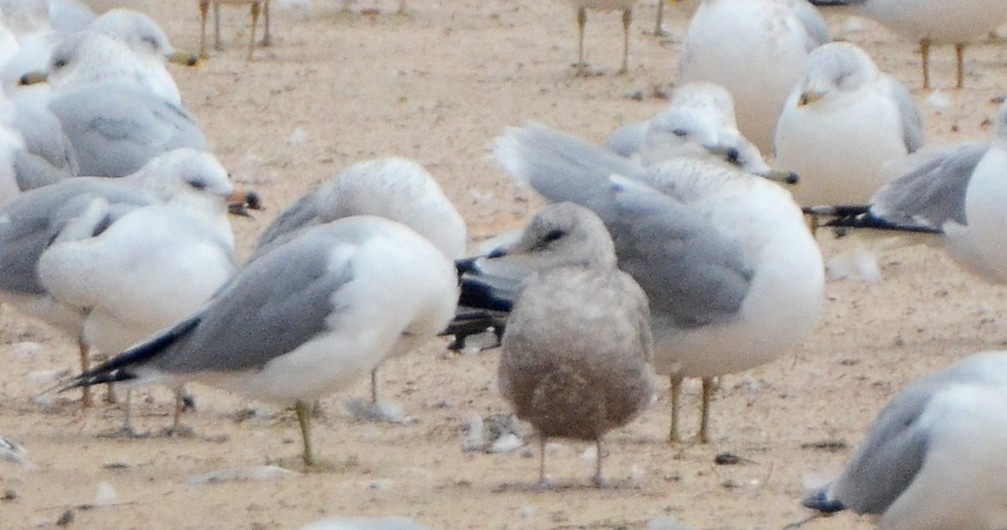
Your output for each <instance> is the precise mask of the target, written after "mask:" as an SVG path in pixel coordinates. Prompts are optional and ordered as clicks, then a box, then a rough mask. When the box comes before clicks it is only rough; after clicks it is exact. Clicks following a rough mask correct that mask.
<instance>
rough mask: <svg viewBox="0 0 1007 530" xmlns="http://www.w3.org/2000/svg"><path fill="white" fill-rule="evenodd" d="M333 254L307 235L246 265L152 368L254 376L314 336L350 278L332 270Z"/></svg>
mask: <svg viewBox="0 0 1007 530" xmlns="http://www.w3.org/2000/svg"><path fill="white" fill-rule="evenodd" d="M331 251H332V243H331V242H330V241H328V240H325V239H320V238H318V237H313V236H311V235H309V236H307V237H299V238H298V239H296V240H294V241H291V242H289V243H287V244H285V245H282V246H280V247H277V248H275V249H273V250H272V251H270V252H269V253H267V254H265V255H263V256H261V257H260V258H259V259H257V260H255V261H253V262H251V263H249V264H248V265H246V266H245V268H244V269H243V270H242V271H241V272H240V273H239V274H238V275H237V276H235V277H234V278H233V279H232V280H231V281H230V282H229V283H228V284H226V285H225V286H224V287H223V288H222V289H221V290H220V291H219V292H218V293H217V294H216V295H215V296H214V297H213V299H212V300H211V302H210V303H209V304H208V305H207V307H206V308H205V309H203V310H202V311H201V312H200V315H199V316H198V317H197V318H198V322H197V323H196V324H195V326H192V327H191V329H189V330H188V332H187V333H185V335H184V336H182V337H181V338H179V339H178V340H176V341H174V342H173V343H171V344H170V346H169V347H168V348H166V349H165V350H164V351H163V352H156V353H157V355H156V356H152V359H151V364H152V365H154V366H156V367H157V368H159V369H161V370H165V371H167V372H171V373H197V372H234V371H239V370H251V369H258V368H261V367H262V366H263V365H265V364H266V363H268V362H269V361H270V360H272V359H274V358H276V357H278V356H280V355H283V354H285V353H288V352H290V351H293V350H294V349H296V348H297V347H298V346H300V345H302V344H304V343H305V342H307V341H309V340H311V339H312V338H314V337H316V336H317V335H318V334H319V333H321V332H323V331H325V330H326V318H327V317H329V315H330V314H332V313H333V312H335V311H337V310H338V307H336V306H335V305H333V304H334V302H333V300H336V302H335V303H336V304H338V298H339V295H338V293H337V291H338V290H339V288H340V287H341V286H343V285H346V284H347V283H349V282H350V281H352V279H353V273H352V270H351V269H350V268H349V267H341V268H340V267H332V265H331V264H330V263H329V258H330V253H331ZM334 293H335V294H334ZM156 340H157V339H154V341H156Z"/></svg>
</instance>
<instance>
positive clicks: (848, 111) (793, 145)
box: [776, 42, 923, 206]
mask: <svg viewBox="0 0 1007 530" xmlns="http://www.w3.org/2000/svg"><path fill="white" fill-rule="evenodd" d="M922 146H923V120H922V118H921V117H920V113H919V111H918V110H917V108H916V104H915V103H914V102H913V98H912V96H911V95H910V94H909V91H908V90H907V89H906V88H905V86H904V85H902V84H901V83H900V82H899V81H897V80H896V79H894V78H893V77H892V76H890V75H888V74H885V73H884V72H882V71H880V70H878V67H877V65H875V64H874V61H873V60H871V58H870V56H869V55H867V54H866V53H865V52H864V51H863V50H861V49H860V48H858V47H857V46H855V45H853V44H849V43H845V42H833V43H829V44H826V45H824V46H821V47H819V48H817V49H816V50H814V51H813V52H811V54H810V55H809V56H808V63H807V67H806V69H805V74H804V77H803V78H802V79H801V80H800V81H798V82H797V83H796V84H795V85H794V87H793V90H791V92H790V96H788V97H787V100H786V103H784V105H783V112H782V113H781V114H780V121H779V124H778V125H777V128H776V162H777V163H778V164H780V165H781V166H782V167H787V168H789V169H793V170H794V171H796V172H797V173H798V174H799V175H801V185H800V186H798V187H797V188H795V189H794V190H793V193H794V198H795V199H796V200H797V202H798V203H799V204H801V205H804V206H809V205H813V204H858V203H863V202H864V201H866V200H867V199H868V198H870V196H871V194H872V193H874V192H875V191H876V190H877V189H878V188H879V187H880V186H881V185H882V184H884V183H885V181H886V180H888V172H887V171H886V164H888V163H889V162H891V161H893V160H898V159H901V158H903V157H905V156H906V155H907V154H909V153H912V152H914V151H916V150H917V149H919V148H920V147H922Z"/></svg>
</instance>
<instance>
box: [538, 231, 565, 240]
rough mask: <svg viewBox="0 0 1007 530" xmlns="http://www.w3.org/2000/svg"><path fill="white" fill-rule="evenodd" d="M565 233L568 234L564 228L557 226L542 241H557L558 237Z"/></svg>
mask: <svg viewBox="0 0 1007 530" xmlns="http://www.w3.org/2000/svg"><path fill="white" fill-rule="evenodd" d="M564 235H566V234H565V232H563V231H562V230H560V229H558V228H556V229H553V230H550V231H549V232H548V233H547V234H546V235H545V237H543V238H542V242H544V243H552V242H553V241H556V240H557V239H559V238H561V237H563V236H564Z"/></svg>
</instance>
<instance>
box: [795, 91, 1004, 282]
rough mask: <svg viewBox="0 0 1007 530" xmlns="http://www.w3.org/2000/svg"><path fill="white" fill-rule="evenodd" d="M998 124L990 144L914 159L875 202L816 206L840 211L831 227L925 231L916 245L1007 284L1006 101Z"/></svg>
mask: <svg viewBox="0 0 1007 530" xmlns="http://www.w3.org/2000/svg"><path fill="white" fill-rule="evenodd" d="M994 121H995V128H996V132H995V135H994V137H993V140H992V141H991V142H968V143H964V144H961V145H959V146H956V147H954V148H952V149H946V150H934V151H929V150H927V151H925V152H921V153H919V154H918V155H917V156H914V157H911V158H910V160H909V161H907V163H908V164H910V165H911V166H912V167H911V169H909V170H908V171H906V172H905V173H904V174H903V175H902V176H900V177H899V178H896V179H894V180H892V181H891V182H889V183H887V184H886V185H884V186H883V187H881V188H880V189H879V190H877V192H876V193H875V194H874V195H873V197H871V199H870V203H869V204H868V205H863V206H852V207H846V208H836V207H828V206H818V207H811V208H810V209H809V211H810V213H812V214H817V215H825V216H835V215H839V218H838V219H834V220H832V221H829V222H828V223H826V226H840V227H843V226H845V227H853V228H875V229H881V230H886V231H894V232H908V233H916V234H920V235H919V236H918V237H915V238H912V239H911V242H924V243H930V244H935V245H938V246H942V247H943V248H944V249H945V250H946V251H947V253H948V255H949V256H950V257H951V258H952V259H954V260H955V261H956V262H957V263H958V264H959V265H961V266H962V267H963V268H964V269H966V270H968V271H970V272H972V273H974V274H976V275H978V276H979V277H981V278H984V279H986V280H988V281H991V282H995V283H1007V252H1005V251H1004V248H1005V245H1004V240H1005V239H1004V231H1003V208H1002V204H1003V201H1007V185H1005V182H1004V179H1003V168H1004V167H1007V104H1002V105H1001V106H1000V108H999V110H998V111H997V116H996V119H995V120H994ZM921 160H922V161H921ZM926 234H930V236H929V237H928V236H927V235H926Z"/></svg>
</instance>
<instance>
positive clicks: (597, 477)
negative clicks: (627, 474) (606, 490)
mask: <svg viewBox="0 0 1007 530" xmlns="http://www.w3.org/2000/svg"><path fill="white" fill-rule="evenodd" d="M594 450H595V452H597V453H598V454H597V456H596V458H595V460H594V485H595V486H597V487H599V488H600V487H602V486H604V485H605V480H604V479H603V478H602V477H601V436H599V437H598V439H597V440H595V441H594Z"/></svg>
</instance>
